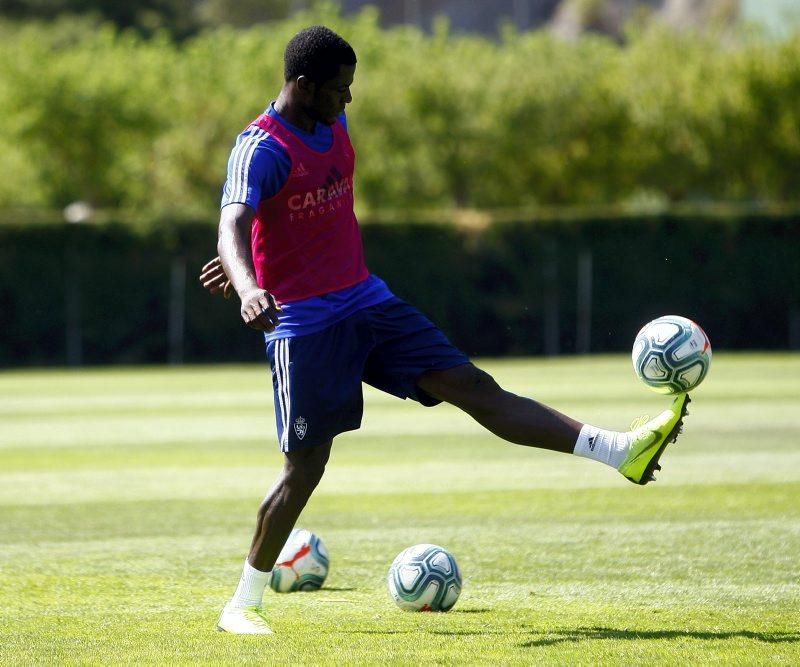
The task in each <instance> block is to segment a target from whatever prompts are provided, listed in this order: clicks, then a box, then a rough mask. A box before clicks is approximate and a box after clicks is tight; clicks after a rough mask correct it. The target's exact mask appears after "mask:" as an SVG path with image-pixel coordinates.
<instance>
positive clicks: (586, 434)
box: [572, 424, 630, 469]
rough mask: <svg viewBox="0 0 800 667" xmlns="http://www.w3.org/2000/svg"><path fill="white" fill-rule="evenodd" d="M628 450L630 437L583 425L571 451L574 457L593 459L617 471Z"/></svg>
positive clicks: (625, 434)
mask: <svg viewBox="0 0 800 667" xmlns="http://www.w3.org/2000/svg"><path fill="white" fill-rule="evenodd" d="M629 449H630V435H629V434H628V433H620V432H619V431H606V430H605V429H602V428H597V427H596V426H590V425H589V424H586V425H584V427H583V428H582V429H581V432H580V434H579V435H578V440H577V441H576V442H575V449H574V450H573V451H572V453H573V454H575V455H576V456H583V457H585V458H587V459H594V460H595V461H600V463H605V464H606V465H610V466H611V467H612V468H614V469H617V468H619V467H620V466H621V465H622V462H623V461H624V460H625V457H626V456H627V455H628V450H629Z"/></svg>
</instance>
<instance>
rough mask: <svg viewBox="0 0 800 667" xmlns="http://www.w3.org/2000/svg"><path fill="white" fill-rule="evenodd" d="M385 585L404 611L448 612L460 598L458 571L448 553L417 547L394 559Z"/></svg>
mask: <svg viewBox="0 0 800 667" xmlns="http://www.w3.org/2000/svg"><path fill="white" fill-rule="evenodd" d="M387 583H388V586H389V594H390V595H391V596H392V599H393V600H394V601H395V603H397V606H398V607H400V608H401V609H404V610H405V611H448V610H449V609H451V608H452V606H453V605H454V604H455V603H456V600H458V596H459V595H461V570H459V568H458V563H456V559H455V558H454V557H453V554H451V553H450V552H449V551H447V549H444V548H443V547H440V546H437V545H435V544H416V545H414V546H413V547H408V549H404V550H403V551H401V552H400V553H399V554H398V555H397V558H395V559H394V562H393V563H392V566H391V567H390V568H389V577H388V581H387Z"/></svg>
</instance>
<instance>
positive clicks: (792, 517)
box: [0, 482, 800, 552]
mask: <svg viewBox="0 0 800 667" xmlns="http://www.w3.org/2000/svg"><path fill="white" fill-rule="evenodd" d="M798 497H800V482H794V483H783V484H782V483H748V484H744V485H735V484H718V485H711V484H707V485H703V486H674V487H662V488H660V489H653V488H648V489H647V490H646V491H645V490H644V489H640V488H636V487H633V486H632V485H631V487H630V488H628V487H625V486H624V487H622V488H620V487H619V486H617V487H609V488H606V489H595V488H591V489H550V490H528V491H510V490H503V491H494V492H490V491H485V490H478V489H476V490H471V491H462V492H451V493H447V494H444V493H424V492H406V493H396V494H385V493H382V494H379V495H373V494H368V493H359V494H350V495H347V494H341V495H330V494H320V495H318V496H315V497H314V498H312V500H311V502H310V503H309V506H308V508H307V509H306V511H305V514H304V515H303V517H304V520H307V521H312V522H313V523H314V524H315V526H316V527H317V528H318V529H320V530H322V531H323V532H325V530H326V529H329V528H330V529H344V528H347V527H348V526H353V528H354V530H357V529H360V528H362V527H363V528H364V529H374V528H375V526H378V525H379V526H381V527H382V528H385V529H389V528H396V527H402V526H404V525H412V526H413V527H414V529H417V528H418V527H419V526H421V525H434V526H439V525H447V526H453V525H459V524H462V523H468V524H471V523H473V522H479V523H480V522H486V520H487V519H495V520H496V521H497V522H501V523H503V525H513V523H512V524H509V523H508V522H513V521H525V522H528V521H542V520H551V521H554V522H559V521H560V522H584V521H587V522H596V521H603V520H608V521H615V522H616V521H625V522H633V523H639V522H645V523H646V522H651V521H653V517H657V520H658V521H659V522H664V523H665V524H666V523H681V522H683V523H687V524H702V523H704V522H724V521H731V522H736V521H745V520H751V519H752V520H759V521H761V520H768V519H770V518H771V517H776V518H775V520H776V521H778V522H784V523H785V524H786V526H787V531H788V532H789V533H792V531H794V530H796V529H797V528H798V526H800V506H798V504H797V503H796V499H797V498H798ZM259 500H260V495H257V494H255V493H253V494H248V495H246V496H241V497H239V498H213V499H201V498H194V499H191V500H187V499H183V500H180V499H173V500H169V501H168V502H165V501H164V500H162V499H151V500H137V501H134V502H120V501H118V500H107V501H105V502H93V503H65V504H61V505H58V504H56V505H52V506H48V507H46V508H43V507H41V506H37V505H17V506H7V507H6V508H4V512H3V514H2V516H0V544H3V545H4V546H6V547H7V546H9V545H13V544H17V545H24V544H27V543H29V542H35V543H41V542H54V541H70V542H74V541H76V540H80V539H86V540H97V539H102V538H104V537H109V538H113V537H146V536H148V535H152V536H164V535H181V536H188V535H209V534H213V533H215V532H225V533H227V532H229V531H232V530H241V531H243V533H242V540H244V539H245V538H246V537H247V536H248V535H249V533H250V531H251V529H252V526H253V522H254V520H255V510H256V507H257V505H258V502H259ZM797 547H798V552H800V545H797Z"/></svg>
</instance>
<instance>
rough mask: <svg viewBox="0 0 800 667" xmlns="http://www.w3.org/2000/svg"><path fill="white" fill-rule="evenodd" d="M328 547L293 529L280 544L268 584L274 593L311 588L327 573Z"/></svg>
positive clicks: (308, 534) (315, 538)
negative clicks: (279, 550) (282, 543)
mask: <svg viewBox="0 0 800 667" xmlns="http://www.w3.org/2000/svg"><path fill="white" fill-rule="evenodd" d="M329 563H330V560H329V558H328V550H327V549H326V548H325V545H324V544H323V543H322V540H321V539H319V537H318V536H317V535H315V534H314V533H312V532H311V531H310V530H305V529H304V528H295V529H294V530H292V532H291V534H290V535H289V539H288V540H286V544H284V545H283V549H281V552H280V554H279V555H278V560H277V562H276V563H275V567H273V568H272V578H271V579H270V581H269V585H270V587H271V588H272V590H274V591H277V592H278V593H292V592H294V591H315V590H317V589H318V588H320V587H321V586H322V584H323V583H324V582H325V577H327V576H328V565H329Z"/></svg>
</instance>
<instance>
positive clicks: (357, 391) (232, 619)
mask: <svg viewBox="0 0 800 667" xmlns="http://www.w3.org/2000/svg"><path fill="white" fill-rule="evenodd" d="M363 333H368V332H366V331H365V329H364V327H363V325H362V324H360V323H359V320H358V318H348V319H347V320H345V321H342V322H339V323H337V324H335V325H333V326H331V327H328V328H327V329H324V330H323V331H320V332H317V333H314V334H310V335H307V336H298V337H295V338H287V339H282V340H276V341H271V342H270V343H269V344H268V345H267V357H268V358H269V361H270V367H271V369H272V380H273V390H274V397H275V424H276V427H277V432H278V442H279V443H280V448H281V451H282V452H283V453H284V466H283V470H282V472H281V474H280V476H279V477H278V479H277V480H276V482H275V484H274V485H273V487H272V489H270V491H269V493H268V494H267V496H266V498H265V499H264V501H263V503H262V504H261V506H260V508H259V510H258V519H257V524H256V531H255V534H254V536H253V541H252V544H251V548H250V552H249V554H248V557H247V560H246V561H245V564H244V567H243V571H242V576H241V579H240V582H239V586H238V588H237V590H236V593H235V594H234V596H233V598H232V599H231V601H230V602H229V603H228V604H227V605H226V606H225V609H224V610H223V614H222V616H221V617H220V621H219V623H218V627H219V628H220V629H221V630H226V631H228V632H236V633H248V634H251V633H266V632H269V631H270V630H269V628H268V626H267V623H266V619H265V618H264V613H263V611H262V609H261V603H262V595H263V593H264V590H265V588H266V586H267V584H268V583H269V580H270V577H271V570H272V567H273V565H274V564H275V560H276V559H277V557H278V554H279V553H280V550H281V549H282V548H283V545H284V544H285V543H286V539H287V537H288V536H289V533H290V532H291V530H292V528H293V527H294V524H295V522H296V521H297V519H298V517H299V516H300V513H301V512H302V510H303V508H304V507H305V505H306V503H307V502H308V499H309V497H310V496H311V494H312V492H313V491H314V489H315V488H316V486H317V484H318V483H319V481H320V479H321V478H322V475H323V473H324V471H325V464H326V463H327V461H328V457H329V455H330V449H331V443H332V441H333V438H334V437H335V436H336V435H338V434H339V433H342V432H344V431H350V430H353V429H356V428H358V427H359V426H360V424H361V414H362V411H363V398H362V394H361V370H362V368H363V363H364V359H365V358H366V356H367V354H368V348H365V349H363V350H362V347H364V340H365V338H364V336H363V335H362V334H363Z"/></svg>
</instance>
